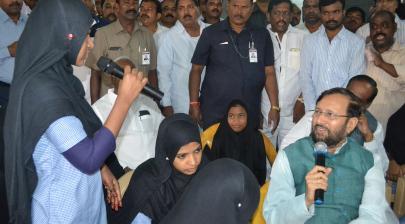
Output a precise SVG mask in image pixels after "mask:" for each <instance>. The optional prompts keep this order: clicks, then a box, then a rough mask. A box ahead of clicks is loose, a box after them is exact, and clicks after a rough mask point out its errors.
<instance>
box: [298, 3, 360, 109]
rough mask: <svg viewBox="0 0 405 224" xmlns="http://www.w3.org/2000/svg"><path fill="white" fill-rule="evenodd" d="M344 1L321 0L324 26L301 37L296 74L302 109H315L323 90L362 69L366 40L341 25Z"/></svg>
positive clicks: (343, 80)
mask: <svg viewBox="0 0 405 224" xmlns="http://www.w3.org/2000/svg"><path fill="white" fill-rule="evenodd" d="M344 4H345V2H344V1H342V0H320V1H319V8H320V11H321V21H322V24H323V26H321V27H320V28H319V30H318V31H317V32H315V33H312V34H310V35H308V36H307V37H306V38H305V39H304V44H303V48H302V51H301V66H300V74H299V76H300V82H301V88H302V93H303V97H304V103H305V111H309V110H313V109H314V107H315V100H316V98H317V97H319V95H320V94H321V93H322V92H323V91H325V90H328V89H331V88H334V87H344V86H346V85H347V82H348V81H349V79H350V78H351V77H353V76H355V75H358V74H363V73H364V71H365V68H366V63H365V57H364V45H365V43H364V41H363V40H362V39H361V38H359V37H357V36H356V35H355V34H353V33H352V32H350V31H349V30H347V29H345V28H344V27H343V24H342V21H343V17H344V10H343V9H344Z"/></svg>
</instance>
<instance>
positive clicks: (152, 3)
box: [139, 0, 169, 49]
mask: <svg viewBox="0 0 405 224" xmlns="http://www.w3.org/2000/svg"><path fill="white" fill-rule="evenodd" d="M161 16H162V5H161V4H160V2H159V1H158V0H143V1H142V2H141V5H140V8H139V20H140V21H141V24H142V26H144V27H146V28H147V29H148V30H149V31H150V32H151V33H153V39H155V45H156V49H159V46H158V38H159V35H160V34H161V33H162V32H163V31H166V30H169V28H167V27H165V26H163V25H160V23H158V21H159V20H160V17H161Z"/></svg>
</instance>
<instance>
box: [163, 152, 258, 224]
mask: <svg viewBox="0 0 405 224" xmlns="http://www.w3.org/2000/svg"><path fill="white" fill-rule="evenodd" d="M259 198H260V193H259V184H258V183H257V181H256V178H255V176H254V175H253V174H252V172H251V171H250V170H249V169H248V168H247V167H246V166H245V165H243V164H242V163H240V162H238V161H236V160H233V159H227V158H224V159H218V160H216V161H214V162H211V163H209V164H207V166H205V167H204V168H203V169H202V170H201V171H200V172H199V173H198V174H197V175H196V176H195V177H194V178H193V180H192V181H191V183H190V184H189V186H188V187H187V189H186V191H185V192H184V193H183V195H182V196H181V198H180V200H179V201H178V202H177V204H176V205H175V207H174V208H173V209H172V210H171V211H170V213H169V214H168V215H167V216H166V217H165V218H164V219H163V221H162V222H161V223H162V224H188V223H193V224H208V223H209V224H248V223H249V219H250V218H251V217H252V215H253V212H254V211H255V210H256V208H257V206H258V204H259Z"/></svg>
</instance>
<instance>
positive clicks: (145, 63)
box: [142, 48, 150, 65]
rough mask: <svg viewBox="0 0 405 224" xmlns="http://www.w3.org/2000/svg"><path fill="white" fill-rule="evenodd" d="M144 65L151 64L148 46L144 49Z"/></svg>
mask: <svg viewBox="0 0 405 224" xmlns="http://www.w3.org/2000/svg"><path fill="white" fill-rule="evenodd" d="M142 65H150V52H149V51H147V50H146V48H145V50H144V51H142Z"/></svg>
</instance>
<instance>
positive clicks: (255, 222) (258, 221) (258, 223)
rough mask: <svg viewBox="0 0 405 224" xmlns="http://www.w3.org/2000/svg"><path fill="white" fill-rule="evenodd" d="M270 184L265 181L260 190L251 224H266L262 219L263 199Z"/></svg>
mask: <svg viewBox="0 0 405 224" xmlns="http://www.w3.org/2000/svg"><path fill="white" fill-rule="evenodd" d="M269 186H270V182H269V181H266V183H264V184H263V186H262V187H261V188H260V201H259V206H258V207H257V209H256V211H255V213H254V214H253V217H252V222H251V224H266V220H265V219H264V217H263V204H264V199H266V195H267V191H268V190H269Z"/></svg>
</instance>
